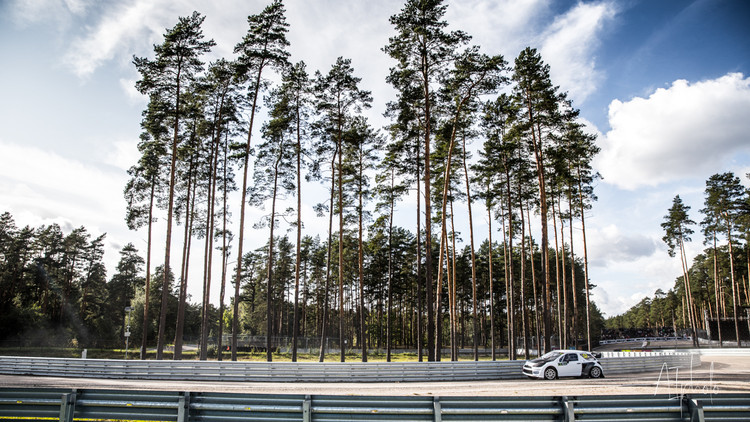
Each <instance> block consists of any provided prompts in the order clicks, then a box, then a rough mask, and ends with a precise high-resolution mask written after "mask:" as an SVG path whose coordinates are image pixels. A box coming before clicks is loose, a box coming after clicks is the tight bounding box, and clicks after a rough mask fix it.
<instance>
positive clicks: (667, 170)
mask: <svg viewBox="0 0 750 422" xmlns="http://www.w3.org/2000/svg"><path fill="white" fill-rule="evenodd" d="M748 110H750V78H744V77H743V75H742V74H740V73H730V74H727V75H725V76H723V77H721V78H718V79H713V80H707V81H702V82H696V83H693V84H691V83H689V82H688V81H685V80H677V81H675V82H674V83H673V84H672V85H671V86H670V87H669V88H660V89H657V90H656V91H655V92H654V93H653V94H651V95H650V96H649V97H648V98H639V97H637V98H633V99H632V100H629V101H626V102H623V101H620V100H614V101H612V103H611V104H610V106H609V124H610V127H611V130H610V131H609V132H607V134H606V136H605V137H604V138H603V139H602V141H601V142H600V145H601V147H602V152H601V154H600V155H599V157H598V159H597V162H596V163H595V166H596V168H598V169H599V171H600V172H601V173H602V175H603V176H604V180H605V182H606V183H612V184H614V185H617V186H619V187H622V188H625V189H635V188H637V187H640V186H647V185H650V186H655V185H658V184H660V183H665V182H669V181H674V180H679V179H681V178H685V177H696V176H697V177H701V178H703V176H704V174H706V173H714V172H717V171H723V170H724V169H725V166H727V165H728V164H727V163H728V162H729V160H730V159H731V158H732V157H733V156H734V155H735V154H737V153H739V152H742V151H744V152H749V151H750V144H749V143H748V142H747V134H748V133H750V119H748Z"/></svg>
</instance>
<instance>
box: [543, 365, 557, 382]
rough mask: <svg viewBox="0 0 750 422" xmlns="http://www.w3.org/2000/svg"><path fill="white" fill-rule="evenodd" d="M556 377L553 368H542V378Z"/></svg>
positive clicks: (551, 378)
mask: <svg viewBox="0 0 750 422" xmlns="http://www.w3.org/2000/svg"><path fill="white" fill-rule="evenodd" d="M556 378H557V371H556V370H555V368H551V367H550V368H547V369H545V370H544V379H546V380H553V379H556Z"/></svg>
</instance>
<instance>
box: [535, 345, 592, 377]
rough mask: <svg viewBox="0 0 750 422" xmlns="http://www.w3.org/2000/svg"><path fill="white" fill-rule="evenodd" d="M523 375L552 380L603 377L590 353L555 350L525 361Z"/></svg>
mask: <svg viewBox="0 0 750 422" xmlns="http://www.w3.org/2000/svg"><path fill="white" fill-rule="evenodd" d="M523 374H524V375H526V376H527V377H529V378H544V379H548V380H553V379H556V378H559V377H581V376H583V377H591V378H601V377H604V371H603V370H602V366H601V365H600V364H599V362H598V361H597V360H596V357H595V356H594V354H593V353H591V352H583V351H580V350H555V351H552V352H549V353H547V354H545V355H544V356H542V357H540V358H537V359H532V360H527V361H526V363H524V365H523Z"/></svg>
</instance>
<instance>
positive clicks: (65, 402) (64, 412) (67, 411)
mask: <svg viewBox="0 0 750 422" xmlns="http://www.w3.org/2000/svg"><path fill="white" fill-rule="evenodd" d="M75 410H76V390H73V392H71V393H64V394H63V395H62V398H61V400H60V422H73V413H75Z"/></svg>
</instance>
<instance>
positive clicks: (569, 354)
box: [565, 353, 578, 362]
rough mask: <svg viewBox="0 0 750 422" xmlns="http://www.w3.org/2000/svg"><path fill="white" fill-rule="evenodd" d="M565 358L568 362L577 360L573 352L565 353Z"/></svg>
mask: <svg viewBox="0 0 750 422" xmlns="http://www.w3.org/2000/svg"><path fill="white" fill-rule="evenodd" d="M565 360H566V361H568V362H573V361H577V360H578V355H577V354H575V353H568V354H567V355H565Z"/></svg>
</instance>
